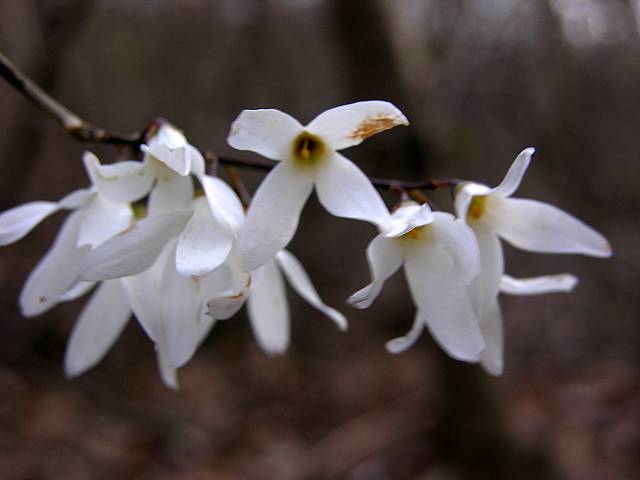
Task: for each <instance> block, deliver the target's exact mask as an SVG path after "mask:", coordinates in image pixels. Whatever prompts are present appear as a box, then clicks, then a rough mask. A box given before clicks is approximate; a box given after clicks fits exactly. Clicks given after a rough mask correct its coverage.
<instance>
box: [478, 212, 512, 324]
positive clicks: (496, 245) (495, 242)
mask: <svg viewBox="0 0 640 480" xmlns="http://www.w3.org/2000/svg"><path fill="white" fill-rule="evenodd" d="M473 232H474V233H475V235H476V239H477V240H478V247H479V249H480V275H479V276H478V278H476V280H475V282H474V283H473V285H472V286H471V295H472V298H473V305H474V308H475V310H476V314H477V315H478V317H483V316H484V315H485V314H486V312H487V311H488V309H489V307H490V306H491V305H492V304H493V303H495V302H496V299H497V297H498V290H499V288H500V279H501V278H502V274H503V273H504V257H503V252H502V244H501V243H500V239H499V238H498V236H497V235H496V234H495V233H494V232H493V231H492V230H491V229H490V228H487V227H486V226H484V225H481V224H477V223H474V225H473Z"/></svg>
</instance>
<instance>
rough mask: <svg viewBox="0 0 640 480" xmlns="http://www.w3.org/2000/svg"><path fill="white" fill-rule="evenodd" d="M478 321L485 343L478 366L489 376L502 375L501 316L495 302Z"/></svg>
mask: <svg viewBox="0 0 640 480" xmlns="http://www.w3.org/2000/svg"><path fill="white" fill-rule="evenodd" d="M479 321H480V330H482V336H483V337H484V342H485V348H484V350H483V351H482V355H481V356H480V364H481V365H482V366H483V367H484V369H485V370H486V371H487V372H488V373H490V374H491V375H502V371H503V368H504V333H503V330H502V314H501V313H500V305H499V304H498V302H497V300H496V301H494V302H493V303H492V304H491V306H490V307H489V309H488V310H487V311H486V313H485V314H484V315H483V316H482V317H480V319H479Z"/></svg>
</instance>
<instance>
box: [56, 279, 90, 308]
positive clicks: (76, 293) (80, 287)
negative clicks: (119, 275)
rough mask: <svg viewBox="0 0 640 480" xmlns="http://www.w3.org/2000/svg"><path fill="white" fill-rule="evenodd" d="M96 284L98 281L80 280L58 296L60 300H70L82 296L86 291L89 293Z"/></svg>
mask: <svg viewBox="0 0 640 480" xmlns="http://www.w3.org/2000/svg"><path fill="white" fill-rule="evenodd" d="M95 286H96V282H83V281H80V282H78V283H76V284H75V285H73V286H72V287H71V288H70V289H69V290H67V291H66V292H64V293H63V294H62V295H60V296H59V297H58V302H60V303H62V302H70V301H72V300H76V299H78V298H80V297H82V296H83V295H84V294H85V293H88V292H89V290H91V289H92V288H93V287H95Z"/></svg>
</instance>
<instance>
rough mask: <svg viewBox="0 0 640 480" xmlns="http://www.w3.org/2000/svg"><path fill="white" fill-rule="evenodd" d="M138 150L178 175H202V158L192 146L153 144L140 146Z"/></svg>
mask: <svg viewBox="0 0 640 480" xmlns="http://www.w3.org/2000/svg"><path fill="white" fill-rule="evenodd" d="M140 150H142V151H143V152H144V153H145V154H147V155H150V156H152V157H153V158H155V159H156V160H158V161H159V162H162V163H163V164H165V165H166V166H167V167H169V168H170V169H171V170H173V171H174V172H176V173H177V174H178V175H181V176H185V175H189V173H191V172H192V171H193V173H194V174H196V175H198V174H200V175H201V174H203V173H204V158H203V157H202V154H201V153H200V152H199V151H198V149H197V148H195V147H194V146H192V145H189V144H185V145H180V146H178V147H172V146H170V145H167V144H166V143H155V144H152V145H141V146H140Z"/></svg>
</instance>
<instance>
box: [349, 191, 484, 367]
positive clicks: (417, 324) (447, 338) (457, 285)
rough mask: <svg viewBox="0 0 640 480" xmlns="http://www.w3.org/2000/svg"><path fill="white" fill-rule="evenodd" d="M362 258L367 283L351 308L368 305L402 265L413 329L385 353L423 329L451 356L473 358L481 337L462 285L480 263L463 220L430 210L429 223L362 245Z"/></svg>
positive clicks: (408, 207)
mask: <svg viewBox="0 0 640 480" xmlns="http://www.w3.org/2000/svg"><path fill="white" fill-rule="evenodd" d="M419 208H420V207H419V206H418V204H416V203H415V202H405V203H404V204H403V205H402V206H401V207H400V208H399V209H397V210H396V211H395V212H394V214H393V216H394V217H396V218H402V217H406V216H410V215H411V214H413V213H414V212H415V211H417V209H419ZM367 260H368V262H369V269H370V271H371V276H372V282H371V283H370V284H369V285H367V286H366V287H364V288H363V289H361V290H359V291H358V292H356V293H354V294H353V295H352V296H351V297H350V298H349V299H348V301H349V303H351V304H352V305H353V306H355V307H357V308H366V307H368V306H369V305H371V303H372V302H373V300H374V299H375V298H376V297H377V296H378V294H379V293H380V291H381V289H382V286H383V284H384V282H385V280H386V279H387V278H389V277H390V276H391V275H393V273H395V272H396V270H398V268H400V266H401V265H404V272H405V275H406V277H407V282H408V284H409V290H410V292H411V296H412V297H413V300H414V303H415V304H416V307H417V312H416V317H415V321H414V323H413V327H412V328H411V330H410V331H409V332H408V333H407V335H405V336H404V337H400V338H396V339H394V340H391V341H390V342H389V343H388V344H387V349H388V350H389V351H391V352H393V353H397V352H401V351H403V350H405V349H407V348H409V347H410V346H411V345H413V343H415V341H416V340H417V339H418V337H419V335H420V334H421V332H422V330H423V329H424V328H425V327H426V328H428V329H429V330H430V331H431V334H432V335H433V337H434V338H435V339H436V341H437V342H438V343H439V344H440V346H441V347H442V348H443V349H444V350H445V351H446V352H447V353H448V354H449V355H450V356H452V357H453V358H456V359H458V360H464V361H468V362H476V361H478V360H479V358H480V353H481V352H482V349H483V348H484V341H483V339H482V334H481V332H480V328H479V326H478V323H477V320H476V316H475V313H474V311H473V307H472V304H471V299H470V296H469V290H468V289H469V285H470V284H471V282H472V281H473V280H474V278H475V277H476V276H477V275H478V272H479V267H480V265H479V258H478V247H477V244H476V240H475V238H474V236H473V232H471V230H470V229H469V227H467V225H465V223H464V222H462V221H461V220H456V219H455V218H454V217H453V215H450V214H448V213H442V212H433V213H432V218H431V222H429V223H427V224H424V225H423V226H421V227H418V228H415V229H413V230H411V231H409V232H408V233H406V234H404V235H403V236H402V237H400V238H387V237H385V236H384V235H383V234H380V235H378V236H377V237H375V238H374V239H373V241H372V242H371V243H370V244H369V247H368V248H367Z"/></svg>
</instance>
